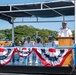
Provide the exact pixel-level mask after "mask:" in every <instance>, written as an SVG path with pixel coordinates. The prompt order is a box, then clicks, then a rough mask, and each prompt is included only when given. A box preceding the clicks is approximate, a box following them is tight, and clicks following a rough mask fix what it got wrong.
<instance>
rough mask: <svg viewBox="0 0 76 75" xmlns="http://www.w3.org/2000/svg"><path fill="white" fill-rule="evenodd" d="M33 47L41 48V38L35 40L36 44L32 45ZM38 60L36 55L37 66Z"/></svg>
mask: <svg viewBox="0 0 76 75" xmlns="http://www.w3.org/2000/svg"><path fill="white" fill-rule="evenodd" d="M34 47H43V44H42V43H41V38H40V37H39V36H38V37H37V38H36V43H35V44H34ZM38 60H39V59H38V56H37V55H36V61H35V63H36V64H38Z"/></svg>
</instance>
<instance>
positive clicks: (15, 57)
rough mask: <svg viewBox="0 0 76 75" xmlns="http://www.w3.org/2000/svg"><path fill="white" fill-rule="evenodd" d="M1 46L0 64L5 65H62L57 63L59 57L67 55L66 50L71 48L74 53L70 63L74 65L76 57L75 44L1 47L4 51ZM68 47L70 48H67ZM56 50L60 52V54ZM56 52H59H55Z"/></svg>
mask: <svg viewBox="0 0 76 75" xmlns="http://www.w3.org/2000/svg"><path fill="white" fill-rule="evenodd" d="M1 48H2V47H1ZM1 48H0V64H1V65H5V64H6V65H24V66H63V65H62V64H59V63H61V58H60V57H62V58H64V57H65V56H67V54H66V53H67V52H68V53H70V52H71V51H72V50H74V53H73V54H74V57H73V58H72V59H73V63H72V64H70V65H76V59H75V58H76V55H75V53H76V51H75V50H76V46H56V47H54V48H52V47H33V48H32V47H26V48H24V47H3V48H4V49H5V53H3V51H2V50H3V49H1ZM68 49H71V50H68ZM55 50H56V51H55ZM60 50H61V51H60ZM11 51H12V52H11ZM57 51H60V52H62V54H61V53H59V52H57ZM65 51H66V52H65ZM10 52H11V53H10ZM56 52H57V53H59V54H57V53H56ZM30 53H31V54H32V63H29V56H30V55H31V54H30ZM40 53H41V54H40ZM50 53H51V54H50ZM10 55H12V56H10ZM41 55H42V56H41ZM37 57H38V63H36V59H37ZM5 58H7V59H5ZM8 58H9V59H8ZM45 58H46V59H45ZM2 59H3V60H2ZM48 59H49V60H50V61H49V60H48ZM43 60H45V61H43ZM56 60H57V61H56ZM62 61H63V59H62ZM3 63H4V64H3ZM45 63H46V64H45ZM48 63H51V64H48ZM53 63H55V64H53ZM64 66H65V65H64ZM67 66H68V65H67Z"/></svg>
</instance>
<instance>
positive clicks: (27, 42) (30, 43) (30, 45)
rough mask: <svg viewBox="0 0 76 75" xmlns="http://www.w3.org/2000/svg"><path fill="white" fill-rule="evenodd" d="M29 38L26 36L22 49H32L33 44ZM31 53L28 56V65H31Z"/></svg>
mask: <svg viewBox="0 0 76 75" xmlns="http://www.w3.org/2000/svg"><path fill="white" fill-rule="evenodd" d="M30 39H31V37H30V36H27V38H26V42H25V43H24V45H23V47H33V42H31V41H30ZM32 57H33V56H32V53H31V54H30V55H29V63H32Z"/></svg>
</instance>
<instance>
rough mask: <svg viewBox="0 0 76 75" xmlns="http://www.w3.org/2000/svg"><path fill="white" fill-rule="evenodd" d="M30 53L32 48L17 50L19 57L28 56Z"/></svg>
mask: <svg viewBox="0 0 76 75" xmlns="http://www.w3.org/2000/svg"><path fill="white" fill-rule="evenodd" d="M30 53H32V48H26V47H22V48H18V55H19V56H21V57H25V56H28V55H29V54H30Z"/></svg>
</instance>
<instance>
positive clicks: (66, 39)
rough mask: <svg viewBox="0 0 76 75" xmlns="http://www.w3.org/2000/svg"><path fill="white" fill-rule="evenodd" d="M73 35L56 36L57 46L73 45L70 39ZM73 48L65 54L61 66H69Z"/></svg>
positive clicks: (71, 60)
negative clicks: (65, 56)
mask: <svg viewBox="0 0 76 75" xmlns="http://www.w3.org/2000/svg"><path fill="white" fill-rule="evenodd" d="M72 38H73V37H58V45H59V46H72V45H73V41H72ZM73 53H74V52H73V50H72V51H71V52H70V53H69V54H68V55H67V58H66V59H65V61H64V63H63V65H62V66H69V65H72V62H73Z"/></svg>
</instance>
